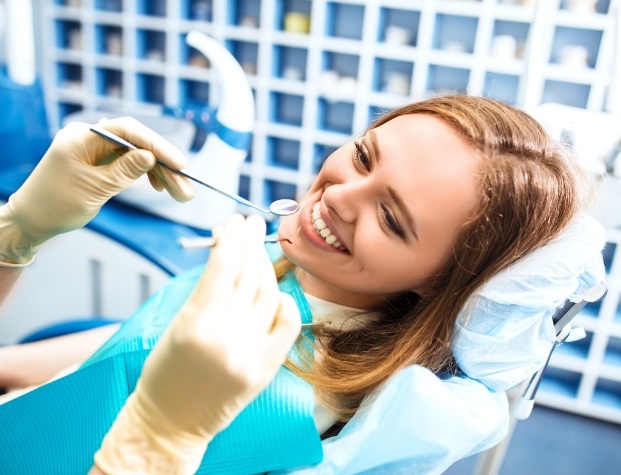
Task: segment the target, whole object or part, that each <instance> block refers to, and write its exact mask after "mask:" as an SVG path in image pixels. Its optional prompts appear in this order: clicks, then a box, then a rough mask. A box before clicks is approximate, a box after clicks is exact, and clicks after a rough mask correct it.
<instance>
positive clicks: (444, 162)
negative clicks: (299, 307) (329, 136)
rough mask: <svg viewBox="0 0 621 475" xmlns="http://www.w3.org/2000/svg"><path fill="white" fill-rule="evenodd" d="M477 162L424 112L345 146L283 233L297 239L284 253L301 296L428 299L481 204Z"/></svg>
mask: <svg viewBox="0 0 621 475" xmlns="http://www.w3.org/2000/svg"><path fill="white" fill-rule="evenodd" d="M478 163H479V154H478V152H477V151H476V150H475V149H473V148H472V147H470V146H468V145H467V144H465V143H464V142H463V141H462V140H461V139H460V137H459V135H458V134H457V133H456V132H455V131H454V130H453V129H452V128H451V127H450V126H449V125H447V124H446V123H444V122H443V121H442V120H441V119H438V118H436V117H434V116H432V115H426V114H408V115H404V116H400V117H397V118H395V119H392V120H391V121H389V122H387V123H385V124H383V125H381V126H380V127H377V128H375V129H372V130H370V131H369V132H368V133H367V134H366V135H365V136H363V137H361V138H360V139H358V140H356V141H354V142H350V143H348V144H346V145H344V146H343V147H341V148H339V149H338V150H337V151H335V152H334V153H333V154H332V155H330V157H328V159H327V160H326V161H325V163H324V165H323V167H322V169H321V171H320V172H319V174H318V175H317V178H316V179H315V181H314V183H313V185H312V186H311V188H310V190H309V192H308V193H307V194H306V196H305V197H304V199H303V200H302V202H301V203H300V211H299V212H298V213H296V214H295V215H292V216H288V217H286V218H283V220H282V222H281V225H280V228H279V235H280V237H281V238H290V239H292V238H293V243H292V244H291V243H288V242H283V250H284V252H285V254H286V255H287V257H288V258H289V259H290V260H291V261H292V262H293V263H294V264H296V265H297V266H298V267H299V270H298V278H299V281H300V283H301V285H302V287H303V288H304V290H305V291H306V292H308V293H310V294H311V295H315V296H316V297H319V298H323V299H326V300H330V301H333V302H336V303H341V304H343V305H349V306H354V307H360V308H372V307H373V306H376V305H378V304H379V303H380V299H381V298H382V297H390V296H392V295H394V294H397V293H401V292H404V291H413V292H416V293H419V294H424V292H425V285H426V283H427V282H428V279H429V277H430V276H431V275H432V274H434V273H436V272H438V271H439V269H440V268H441V267H442V265H443V264H444V263H445V262H446V261H447V259H448V258H449V256H450V254H451V250H452V248H453V244H454V242H455V239H456V236H457V233H458V231H459V228H460V226H461V225H462V224H463V223H464V222H465V220H466V219H467V218H468V217H469V215H470V214H471V212H472V211H473V208H474V206H475V204H476V200H477V179H476V173H477V167H478ZM298 230H299V231H298ZM294 236H295V237H294Z"/></svg>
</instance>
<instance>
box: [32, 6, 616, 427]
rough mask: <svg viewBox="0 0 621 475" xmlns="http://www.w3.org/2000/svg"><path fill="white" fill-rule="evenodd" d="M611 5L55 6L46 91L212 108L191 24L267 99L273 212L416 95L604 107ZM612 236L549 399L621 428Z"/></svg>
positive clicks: (264, 196) (103, 100)
mask: <svg viewBox="0 0 621 475" xmlns="http://www.w3.org/2000/svg"><path fill="white" fill-rule="evenodd" d="M614 2H615V0H598V1H593V2H589V1H588V0H584V1H578V0H544V1H540V2H539V3H538V4H535V2H534V1H529V0H479V1H476V0H409V1H401V0H366V1H364V0H314V1H310V0H149V1H147V0H55V1H53V0H44V8H42V9H41V10H40V15H41V18H40V24H41V37H40V39H41V44H40V51H41V53H42V54H41V58H42V71H43V83H44V89H45V93H46V97H47V105H48V110H49V114H50V121H51V123H52V124H53V125H54V126H55V127H58V126H59V125H60V124H61V122H62V120H63V118H64V117H66V116H67V115H68V114H70V113H72V112H76V111H79V110H101V109H104V110H105V109H112V110H123V111H125V112H126V113H128V114H132V112H136V113H138V112H139V113H141V114H144V113H145V111H153V113H155V114H157V113H159V110H160V109H161V107H162V106H163V105H191V104H204V103H210V104H211V105H215V104H217V97H218V85H217V84H216V83H215V82H214V75H213V74H212V72H211V71H210V69H209V64H208V62H207V61H206V60H205V58H203V57H202V56H201V55H200V54H199V53H198V52H197V51H195V50H194V49H193V48H191V47H188V46H187V45H186V44H185V42H184V36H185V35H186V34H187V33H188V32H189V31H191V30H199V31H203V32H205V33H207V34H209V35H211V36H213V37H214V38H215V39H217V40H218V41H220V42H222V43H223V44H225V45H226V47H227V48H228V49H229V50H230V51H231V52H232V53H233V55H234V56H235V57H236V58H237V59H238V61H239V63H240V64H241V65H242V67H243V69H244V70H245V72H246V73H247V75H248V78H249V81H250V84H251V86H252V88H253V92H254V95H255V99H256V105H257V123H256V127H255V130H254V134H253V141H252V148H251V152H250V154H249V157H248V159H247V160H246V163H244V165H243V168H242V177H241V179H240V193H241V194H242V195H244V196H245V197H247V198H249V199H251V200H252V201H256V202H258V203H261V202H262V203H263V204H267V203H268V202H270V201H272V200H275V199H279V198H295V197H298V198H299V197H300V196H302V195H303V194H304V192H305V190H306V188H307V187H308V185H309V184H310V182H311V181H312V179H313V176H314V174H315V173H316V172H317V170H318V169H319V167H320V166H321V164H322V163H323V160H324V159H325V157H326V156H327V155H329V154H330V153H331V152H332V151H333V150H334V149H336V148H337V147H338V146H340V145H342V144H343V143H344V142H345V141H347V140H348V139H349V138H350V137H351V135H357V134H360V133H361V132H362V131H363V130H364V129H365V127H366V126H367V125H368V124H369V122H370V121H371V120H372V119H373V118H374V117H376V116H377V114H378V113H380V112H382V111H384V110H386V109H390V108H393V107H395V106H399V105H401V104H403V103H405V102H408V101H410V100H412V99H413V98H414V99H418V98H423V97H425V96H427V95H429V94H433V93H440V92H446V91H458V92H468V93H470V94H474V95H482V96H487V97H494V98H499V99H502V100H504V101H506V102H509V103H511V104H514V105H517V106H520V107H524V108H532V107H535V106H537V105H538V104H540V103H543V102H558V103H561V104H566V105H570V106H575V107H581V108H588V109H592V110H602V109H603V108H604V105H605V104H606V103H607V102H608V101H609V100H610V94H608V92H609V86H610V84H609V81H610V74H609V73H610V71H611V69H612V66H613V65H612V58H613V57H614V54H613V53H614V51H615V48H614V41H615V39H614V35H613V33H612V31H613V24H614V23H613V18H612V17H613V15H612V12H613V10H614V9H613V5H612V4H613V3H614ZM586 4H589V5H593V6H592V7H588V6H585V5H586ZM529 37H530V38H531V43H532V47H531V48H527V39H528V38H529ZM610 236H611V238H610V241H611V242H610V244H609V245H608V247H607V255H608V262H609V271H610V291H609V293H608V296H607V297H606V299H605V300H604V302H602V303H601V304H600V305H598V306H591V307H589V308H588V309H587V311H585V313H584V316H583V317H581V321H582V323H583V324H584V326H585V328H586V329H587V332H588V334H589V337H588V338H587V339H586V340H585V341H583V342H581V343H574V344H567V345H563V346H562V347H561V348H562V350H561V351H559V354H558V355H555V357H554V360H553V361H552V364H551V367H550V370H549V372H548V373H549V374H548V376H546V379H545V382H544V385H543V387H542V391H541V395H540V398H539V400H540V401H541V402H542V403H544V404H550V405H553V406H555V407H561V408H564V409H566V410H571V411H576V412H580V413H582V414H588V415H592V416H595V417H601V418H604V419H608V420H614V421H617V422H621V310H620V307H619V289H620V284H619V279H621V263H620V262H619V261H620V260H621V258H620V257H618V252H616V249H617V248H618V245H617V244H618V242H619V234H618V231H615V230H611V233H610Z"/></svg>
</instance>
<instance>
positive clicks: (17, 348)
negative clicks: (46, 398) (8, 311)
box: [0, 267, 119, 389]
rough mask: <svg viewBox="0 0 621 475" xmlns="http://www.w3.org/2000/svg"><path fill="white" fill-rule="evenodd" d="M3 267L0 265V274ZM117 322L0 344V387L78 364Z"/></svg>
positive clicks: (37, 380)
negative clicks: (36, 339) (29, 341)
mask: <svg viewBox="0 0 621 475" xmlns="http://www.w3.org/2000/svg"><path fill="white" fill-rule="evenodd" d="M2 270H3V268H2V267H0V275H1V271H2ZM118 327H119V325H118V324H112V325H106V326H102V327H98V328H95V329H93V330H87V331H82V332H79V333H72V334H70V335H63V336H59V337H56V338H49V339H47V340H41V341H36V342H33V343H25V344H21V345H10V346H4V347H0V388H7V389H8V388H10V389H16V388H24V387H28V386H34V385H40V384H43V383H45V382H46V381H49V380H50V379H51V378H53V377H54V376H55V375H56V374H58V373H59V372H60V371H62V370H64V369H65V368H67V367H69V366H72V365H75V364H77V363H82V362H83V361H85V360H86V359H87V358H88V357H89V356H90V355H92V354H93V353H94V352H95V350H96V349H97V348H99V347H100V346H101V345H103V344H104V342H105V341H106V340H107V339H108V338H110V337H111V336H112V334H113V333H114V332H116V330H117V329H118Z"/></svg>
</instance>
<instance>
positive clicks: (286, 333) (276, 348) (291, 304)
mask: <svg viewBox="0 0 621 475" xmlns="http://www.w3.org/2000/svg"><path fill="white" fill-rule="evenodd" d="M273 323H274V324H273V326H272V328H271V329H270V334H269V336H268V337H267V339H266V340H265V344H266V345H267V347H269V348H271V349H272V351H273V353H272V357H273V361H272V364H273V365H274V366H273V367H274V368H277V367H280V365H282V364H283V363H284V361H285V359H286V358H287V354H288V353H289V350H291V347H292V346H293V344H294V343H295V340H296V339H297V337H298V335H299V334H300V331H301V329H302V320H301V318H300V311H299V310H298V306H297V304H296V303H295V300H293V297H291V295H289V294H285V293H284V292H281V293H280V306H279V308H278V311H277V312H276V314H275V318H274V321H273Z"/></svg>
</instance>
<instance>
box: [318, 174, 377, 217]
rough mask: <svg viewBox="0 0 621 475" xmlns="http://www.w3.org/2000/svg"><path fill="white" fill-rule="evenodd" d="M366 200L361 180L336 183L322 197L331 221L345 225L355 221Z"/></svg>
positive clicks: (366, 196)
mask: <svg viewBox="0 0 621 475" xmlns="http://www.w3.org/2000/svg"><path fill="white" fill-rule="evenodd" d="M367 200H368V192H366V194H365V186H364V183H363V180H355V181H351V182H347V183H338V184H333V185H331V186H329V187H328V188H327V189H326V190H325V192H324V196H323V202H324V204H325V205H326V207H327V208H328V212H329V213H330V214H331V216H332V218H333V219H336V220H338V219H340V220H341V221H344V222H347V223H353V222H355V221H356V217H357V215H358V213H359V212H360V209H361V208H362V207H363V206H364V203H365V202H366V201H367Z"/></svg>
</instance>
